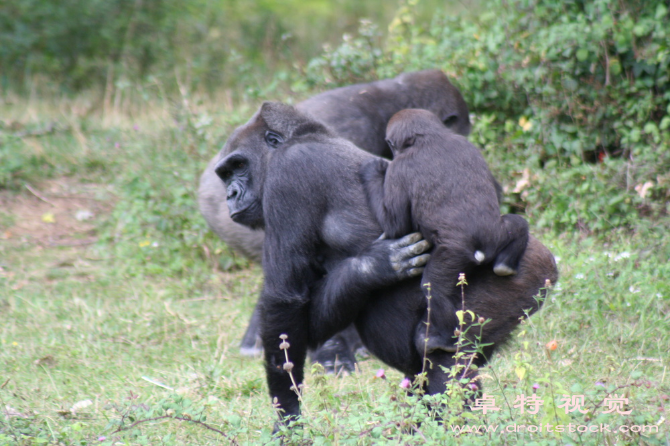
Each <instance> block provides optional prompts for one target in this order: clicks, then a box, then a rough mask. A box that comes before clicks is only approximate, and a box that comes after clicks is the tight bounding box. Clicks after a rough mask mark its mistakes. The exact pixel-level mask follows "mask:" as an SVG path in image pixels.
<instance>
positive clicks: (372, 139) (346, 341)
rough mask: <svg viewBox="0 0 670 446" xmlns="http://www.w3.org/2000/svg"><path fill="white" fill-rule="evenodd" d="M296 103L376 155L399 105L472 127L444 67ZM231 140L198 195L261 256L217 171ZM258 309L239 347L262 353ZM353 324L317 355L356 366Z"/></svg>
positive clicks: (233, 243) (462, 129) (259, 239)
mask: <svg viewBox="0 0 670 446" xmlns="http://www.w3.org/2000/svg"><path fill="white" fill-rule="evenodd" d="M296 108H297V109H298V110H300V111H302V112H304V113H306V114H308V115H311V116H312V117H313V118H315V119H316V120H319V121H321V122H322V123H325V124H326V125H327V126H328V127H330V129H331V130H333V131H334V132H335V133H336V134H337V135H339V136H341V137H343V138H345V139H348V140H349V141H351V142H353V143H354V144H355V145H356V146H358V147H360V148H362V149H363V150H366V151H368V152H371V153H374V154H376V155H380V156H385V157H387V158H390V156H391V151H390V149H389V147H388V145H387V144H386V142H385V134H386V124H387V122H388V120H389V119H390V118H391V116H393V114H394V113H396V112H397V111H399V110H402V109H404V108H422V109H426V110H430V111H432V112H433V113H435V114H436V115H437V116H438V117H439V118H440V120H441V121H442V122H443V123H444V124H445V125H447V126H449V127H450V128H452V129H453V130H454V131H455V132H456V133H459V134H461V135H464V136H467V135H468V134H469V133H470V118H469V112H468V107H467V105H466V103H465V101H464V100H463V97H462V96H461V93H460V92H459V91H458V89H457V88H456V87H454V86H453V85H452V84H451V82H449V79H448V78H447V76H446V75H445V74H444V73H443V72H442V71H440V70H425V71H418V72H413V73H404V74H401V75H399V76H398V77H396V78H393V79H384V80H380V81H376V82H371V83H366V84H357V85H351V86H347V87H342V88H337V89H334V90H330V91H326V92H324V93H321V94H318V95H316V96H314V97H312V98H310V99H307V100H305V101H304V102H301V103H299V104H298V105H297V106H296ZM229 147H230V146H229V145H226V146H224V148H223V150H222V151H221V152H220V153H219V154H217V155H216V156H215V157H214V158H213V159H212V160H211V161H210V163H209V165H208V166H207V168H206V169H205V171H204V173H203V174H202V177H201V179H200V189H199V191H198V201H199V205H200V211H201V212H202V214H203V216H204V217H205V220H206V221H207V223H208V225H209V227H210V228H212V230H214V232H216V234H217V235H218V236H219V237H221V239H223V241H225V242H226V244H227V245H228V246H230V247H231V248H232V249H233V250H235V251H236V252H238V253H240V254H243V255H244V256H246V257H248V258H250V259H252V260H255V261H260V260H261V256H262V252H263V237H264V233H263V231H262V230H259V229H256V230H252V229H250V228H248V227H245V226H243V225H240V224H237V223H235V222H233V221H232V220H231V218H230V216H229V213H228V207H227V206H226V204H225V202H224V200H223V197H225V196H226V190H225V187H224V185H223V183H222V182H221V180H220V179H219V178H218V177H217V176H216V174H215V173H214V167H215V166H216V164H217V162H218V161H219V160H220V159H221V158H222V157H224V156H226V155H227V154H228V153H229V152H228V149H229ZM258 324H259V314H258V309H256V310H255V311H254V313H253V315H252V317H251V320H250V322H249V326H248V328H247V331H246V333H245V335H244V338H243V339H242V343H241V346H240V347H241V348H240V350H241V353H242V354H244V355H247V356H256V355H258V354H260V352H261V349H260V345H259V341H260V339H259V337H258V333H259V327H258ZM360 345H361V344H360V340H359V338H358V335H357V334H356V332H355V330H353V328H350V329H347V330H345V331H344V332H343V333H341V334H340V335H338V336H337V337H335V338H333V339H332V340H331V341H328V342H326V343H325V344H324V345H323V346H321V347H320V348H319V349H318V350H317V351H316V354H315V355H314V357H313V359H315V360H316V361H318V362H320V363H322V364H323V365H324V366H326V369H327V370H333V367H334V364H335V362H336V357H337V361H338V362H339V363H340V364H342V365H343V366H344V367H345V368H346V369H347V370H349V371H353V370H354V364H355V357H354V355H353V352H354V351H355V350H356V349H357V348H358V347H359V346H360Z"/></svg>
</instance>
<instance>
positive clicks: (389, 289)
mask: <svg viewBox="0 0 670 446" xmlns="http://www.w3.org/2000/svg"><path fill="white" fill-rule="evenodd" d="M286 123H289V124H286ZM307 128H309V129H311V130H310V132H311V133H304V132H301V131H299V129H307ZM268 131H271V132H276V133H279V134H281V135H282V139H283V141H282V142H281V144H276V141H275V140H274V139H273V142H272V144H268V143H267V142H266V141H265V140H264V138H265V134H266V133H267V132H268ZM228 144H229V145H230V146H231V151H230V154H229V155H228V156H227V157H225V158H224V159H223V160H222V161H221V162H220V163H219V164H218V166H217V168H216V172H217V173H218V174H219V175H220V176H221V177H222V178H224V179H225V181H226V186H227V188H228V190H230V189H231V188H232V187H233V186H234V183H235V182H238V183H239V185H238V186H239V188H240V189H242V188H245V187H247V188H250V189H248V190H239V191H237V193H236V194H235V195H234V196H231V194H229V196H230V198H229V200H228V205H229V206H230V207H231V212H232V213H233V215H236V218H237V219H239V220H240V221H242V220H243V221H246V222H253V224H254V225H258V226H262V227H264V228H265V234H266V236H265V244H264V248H263V270H264V273H265V283H264V286H263V292H262V294H261V299H260V308H261V312H260V319H261V326H262V340H263V347H264V351H265V362H266V372H267V378H268V387H269V390H270V396H271V397H277V399H278V403H279V406H280V407H281V409H283V410H284V414H285V415H286V416H294V415H297V414H298V413H299V403H298V399H297V396H296V395H295V393H294V392H293V391H292V390H291V385H292V383H291V380H290V377H289V374H288V373H287V372H286V371H285V370H284V368H283V364H284V362H285V359H284V351H283V350H281V349H280V348H279V344H280V342H281V341H280V338H279V336H280V335H281V334H287V335H288V342H289V343H290V348H289V350H288V354H289V358H290V361H291V362H292V363H293V364H294V367H293V370H292V373H293V375H294V377H295V379H296V380H297V382H298V383H301V382H302V379H303V374H304V362H305V356H306V352H307V349H308V348H309V347H316V346H318V345H320V344H321V343H324V342H325V341H326V340H328V339H329V338H331V337H332V336H333V335H334V334H335V333H338V332H340V331H342V330H344V329H345V328H346V327H348V326H349V325H350V324H351V323H355V325H356V328H357V330H358V332H359V334H360V336H361V339H362V340H363V341H364V343H365V345H366V347H367V348H368V349H369V350H370V351H371V352H372V353H373V354H375V355H376V356H377V357H379V358H380V359H381V360H382V361H384V362H386V363H387V364H389V365H390V366H392V367H395V368H397V369H398V370H400V371H402V372H403V373H405V374H406V375H408V376H412V375H414V374H417V373H419V372H420V371H421V366H422V358H421V353H420V352H419V350H418V349H417V348H416V346H415V345H414V341H413V337H414V334H415V328H416V327H417V326H418V325H419V324H420V322H421V318H422V316H423V314H424V313H425V311H426V300H425V299H424V297H423V293H422V291H421V287H420V282H419V276H420V275H421V274H422V272H423V265H425V262H426V260H427V258H426V257H427V256H426V255H423V254H422V253H423V252H424V251H426V250H427V249H429V245H428V243H427V242H425V241H419V240H420V237H418V236H417V235H416V234H413V235H410V236H406V237H404V238H403V239H401V240H389V239H384V240H382V239H379V238H378V237H379V235H380V234H381V228H380V227H379V225H378V223H377V222H376V220H375V218H374V216H373V215H372V213H371V211H370V209H369V207H368V206H367V203H366V196H365V191H364V189H363V186H362V183H361V182H360V179H359V176H358V171H359V169H360V167H361V166H362V165H363V164H364V163H366V162H368V161H369V160H370V159H373V158H374V156H373V155H371V154H370V153H367V152H364V151H362V150H360V149H358V148H357V147H355V146H354V145H353V144H351V143H349V142H348V141H346V140H344V139H341V138H338V137H335V136H333V135H332V134H331V133H330V132H329V131H327V130H324V129H323V128H320V127H319V126H318V125H316V123H315V122H314V121H313V120H312V119H310V118H309V117H307V116H304V115H302V114H301V113H300V112H298V111H297V110H296V109H294V108H292V107H289V106H285V105H282V104H268V103H266V104H264V105H263V106H262V107H261V110H260V111H259V112H258V113H257V114H256V115H254V117H252V118H251V120H250V121H249V122H248V123H247V124H245V125H244V126H242V127H240V128H239V129H238V130H236V131H235V133H234V134H233V136H232V137H231V139H230V140H229V141H228ZM241 161H242V162H241ZM244 213H249V214H250V215H243V214H244ZM556 277H557V273H556V266H555V264H554V261H553V256H552V255H551V253H549V251H548V250H547V249H546V248H544V247H543V246H542V245H541V244H540V243H539V242H538V241H537V240H535V239H533V238H531V239H530V241H529V244H528V248H527V250H526V254H525V255H524V258H523V259H522V262H521V264H520V266H519V272H518V274H517V275H516V276H510V277H498V276H496V275H495V274H493V272H492V271H491V268H483V267H481V268H476V269H474V270H473V271H472V273H471V276H470V277H468V280H469V282H470V285H469V287H468V289H467V293H468V295H469V298H468V309H471V310H473V311H475V313H477V314H478V315H481V316H483V317H486V318H492V319H493V320H492V321H491V322H490V323H489V324H486V325H485V326H484V330H483V333H482V337H483V339H482V341H483V342H490V343H492V345H490V346H488V347H486V349H485V355H484V356H482V357H479V358H478V359H477V360H476V362H477V363H478V364H479V365H481V364H484V363H485V362H486V360H487V358H488V357H490V354H491V353H492V352H493V351H494V349H495V348H496V347H497V346H498V345H499V343H500V342H502V341H503V340H504V339H505V338H506V337H507V336H508V334H509V333H510V331H511V330H512V329H513V328H514V327H515V326H516V325H517V324H518V321H519V318H520V317H522V316H523V315H524V314H525V311H530V312H533V311H535V310H537V308H538V306H539V304H538V301H536V300H535V299H534V298H533V296H535V295H537V294H538V293H539V292H540V289H541V288H542V287H543V286H544V285H545V281H546V280H550V281H552V282H554V281H555V280H556ZM428 359H430V360H431V361H432V364H433V367H432V368H430V369H429V370H428V378H429V384H428V385H427V390H428V391H429V392H430V393H436V392H440V391H443V390H444V389H445V381H446V380H447V375H446V374H445V373H444V371H443V369H442V368H440V367H439V366H440V365H442V366H446V367H448V366H450V365H452V364H453V363H454V359H453V357H452V356H451V354H448V353H445V352H443V351H436V352H433V353H431V354H429V355H428Z"/></svg>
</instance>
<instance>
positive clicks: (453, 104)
mask: <svg viewBox="0 0 670 446" xmlns="http://www.w3.org/2000/svg"><path fill="white" fill-rule="evenodd" d="M396 82H398V83H400V84H401V85H404V86H405V88H406V90H407V93H408V94H409V95H410V97H411V98H412V99H411V101H410V103H409V104H407V106H406V108H422V109H424V110H430V111H431V112H433V113H435V115H436V116H437V117H438V118H439V120H440V121H441V122H442V124H444V125H445V126H446V127H448V128H450V129H451V130H453V131H454V132H456V133H458V134H459V135H463V136H468V135H469V134H470V129H471V124H470V117H469V111H468V105H467V104H466V103H465V100H464V99H463V95H461V92H460V91H459V90H458V88H456V87H454V86H453V84H452V83H451V82H449V79H448V78H447V76H446V75H445V74H444V73H443V72H442V71H441V70H423V71H415V72H411V73H403V74H401V75H400V76H398V77H397V78H396Z"/></svg>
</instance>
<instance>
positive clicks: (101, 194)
mask: <svg viewBox="0 0 670 446" xmlns="http://www.w3.org/2000/svg"><path fill="white" fill-rule="evenodd" d="M114 201H115V199H114V195H113V193H112V192H111V188H110V187H109V186H108V185H106V184H93V183H80V182H78V181H77V180H76V179H73V178H59V179H55V180H48V181H44V182H43V183H41V184H39V185H27V186H26V189H24V191H22V192H21V193H20V194H17V193H12V192H8V191H0V240H6V241H9V242H21V243H26V242H27V243H34V244H38V245H40V246H42V247H45V248H46V247H56V246H85V245H89V244H92V243H95V242H96V241H97V234H96V229H95V228H96V224H97V223H98V222H99V221H100V220H101V219H102V218H104V217H105V216H106V215H107V214H109V212H110V211H111V210H112V208H113V206H114Z"/></svg>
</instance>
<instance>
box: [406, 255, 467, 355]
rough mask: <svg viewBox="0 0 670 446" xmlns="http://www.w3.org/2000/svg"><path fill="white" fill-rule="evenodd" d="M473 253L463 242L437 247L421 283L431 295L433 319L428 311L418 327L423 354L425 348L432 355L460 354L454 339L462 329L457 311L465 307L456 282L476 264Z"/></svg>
mask: <svg viewBox="0 0 670 446" xmlns="http://www.w3.org/2000/svg"><path fill="white" fill-rule="evenodd" d="M473 252H474V250H473V249H470V248H466V247H465V246H463V245H462V244H460V243H448V244H445V245H438V246H436V247H435V250H434V251H433V253H432V256H431V259H430V262H428V265H427V266H426V269H425V271H424V273H423V278H422V280H421V284H422V288H423V291H424V294H425V295H426V297H428V293H430V316H429V315H428V311H426V312H425V313H424V316H423V318H422V323H420V324H418V325H417V327H416V332H415V335H414V343H415V346H416V348H417V350H418V351H419V352H423V351H424V349H425V350H426V351H427V352H429V353H431V352H434V351H436V350H444V351H446V352H455V351H456V345H455V343H456V338H455V337H454V330H455V329H456V328H457V327H458V318H457V317H456V310H457V309H458V308H460V306H461V305H459V300H460V299H458V297H459V293H458V289H457V288H456V283H458V275H459V273H461V272H464V271H465V270H466V268H467V267H468V266H470V265H469V264H471V263H472V261H471V260H470V258H471V257H472V253H473ZM428 284H430V285H429V286H428ZM429 317H430V320H428V318H429ZM427 324H428V327H426V325H427ZM426 328H428V330H426ZM426 332H427V333H428V336H426Z"/></svg>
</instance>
